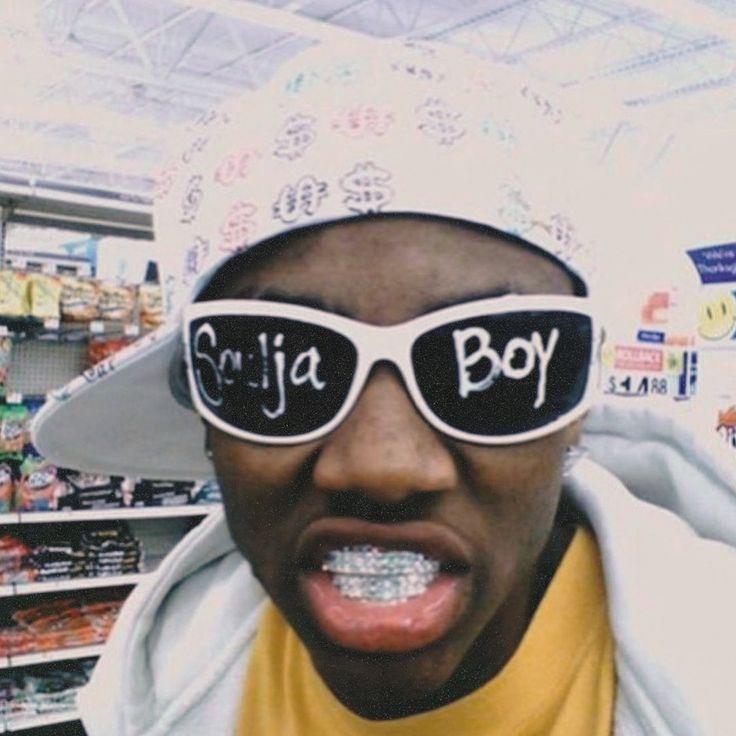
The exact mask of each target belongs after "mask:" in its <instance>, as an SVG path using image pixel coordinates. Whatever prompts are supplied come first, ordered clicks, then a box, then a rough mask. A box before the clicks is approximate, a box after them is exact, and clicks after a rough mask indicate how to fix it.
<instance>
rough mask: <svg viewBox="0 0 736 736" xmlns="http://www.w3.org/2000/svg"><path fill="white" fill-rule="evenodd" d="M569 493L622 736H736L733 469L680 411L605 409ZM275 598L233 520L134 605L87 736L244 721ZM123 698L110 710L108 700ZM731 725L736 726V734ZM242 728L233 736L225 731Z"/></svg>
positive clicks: (196, 543) (155, 579)
mask: <svg viewBox="0 0 736 736" xmlns="http://www.w3.org/2000/svg"><path fill="white" fill-rule="evenodd" d="M582 444H583V445H584V446H585V447H586V448H587V450H588V452H589V457H587V458H584V459H582V460H580V461H579V462H578V464H577V465H576V466H575V468H574V469H573V471H572V473H571V475H570V476H569V478H568V479H567V480H568V482H567V484H566V489H565V490H566V493H568V495H569V496H570V497H571V498H572V500H573V501H574V503H575V504H576V505H577V506H578V507H579V508H580V509H581V510H582V511H583V513H584V514H585V515H586V517H587V518H588V519H589V520H590V522H591V525H592V528H593V530H594V532H595V535H596V538H597V540H598V544H599V548H600V551H601V557H602V560H603V567H604V572H605V578H606V586H607V595H608V600H609V616H610V621H611V626H612V630H613V635H614V640H615V643H616V657H617V659H616V662H617V674H618V678H619V685H618V688H619V689H618V694H617V713H616V724H617V725H616V731H615V733H616V734H624V733H625V734H626V735H627V736H630V735H631V734H642V735H643V734H653V733H656V734H657V735H658V736H667V735H672V736H674V735H675V734H677V736H681V735H682V736H695V735H696V734H697V735H698V736H699V735H700V734H707V735H709V736H710V735H711V734H723V735H724V736H726V733H731V732H732V730H733V729H732V726H733V724H734V723H736V704H735V703H734V699H733V697H732V693H731V691H732V684H733V682H734V681H735V680H736V666H735V665H734V664H733V662H732V659H733V658H732V651H731V650H732V647H728V646H727V643H728V641H731V640H732V639H733V633H732V632H733V622H734V620H736V550H734V548H733V547H734V546H736V460H735V459H734V457H733V456H732V455H731V454H730V453H729V452H728V450H727V448H725V447H721V446H719V445H718V444H717V442H716V440H715V439H714V441H713V443H712V444H710V443H709V442H707V441H705V440H704V439H703V438H701V437H698V436H697V435H696V434H695V433H694V432H693V431H692V430H691V429H690V428H689V427H688V426H686V425H683V424H680V423H678V422H677V421H676V418H675V416H674V415H673V414H672V413H670V412H659V411H654V410H652V409H651V408H643V407H642V408H630V407H622V406H616V405H601V406H598V407H596V408H594V409H593V410H592V411H591V412H590V415H589V416H588V419H587V421H586V425H585V432H584V435H583V443H582ZM265 600H266V597H265V594H264V592H263V590H262V589H261V587H260V585H259V584H258V583H257V581H256V580H255V579H254V577H253V575H252V574H251V572H250V568H249V566H248V564H247V562H245V561H244V560H243V558H242V557H241V555H240V553H239V552H238V551H237V550H236V549H235V547H234V544H233V542H232V540H231V539H230V536H229V533H228V531H227V526H226V523H225V520H224V517H223V514H222V512H221V511H218V512H216V513H214V514H213V515H211V516H210V517H209V518H208V519H206V520H205V521H204V522H203V523H202V524H200V525H199V526H198V527H196V528H195V529H194V530H193V531H192V532H190V533H189V534H188V535H187V536H186V537H185V538H184V539H183V540H182V541H181V542H180V544H179V545H178V546H177V547H176V548H175V550H174V551H173V552H172V553H171V554H170V555H169V556H168V557H167V558H166V559H165V560H164V562H163V563H162V565H161V567H160V568H159V570H157V572H156V573H155V575H153V576H152V578H151V579H150V580H149V581H147V582H146V583H144V584H143V585H140V586H139V587H138V588H136V590H135V591H134V593H133V594H132V595H131V597H130V599H129V600H128V602H127V603H126V605H125V607H124V610H123V613H122V615H121V617H120V619H119V621H118V623H117V625H116V627H115V630H114V633H113V637H112V639H111V641H110V642H109V643H108V645H107V646H106V649H105V653H104V655H103V657H102V658H101V660H100V662H99V663H98V666H97V668H96V670H95V673H94V677H93V680H92V683H91V684H90V685H89V686H88V687H87V688H85V690H84V691H83V693H82V695H81V697H80V709H81V712H82V715H83V720H84V724H85V727H86V728H87V730H88V733H89V734H90V736H110V735H111V734H119V735H120V736H144V735H145V736H164V735H166V736H169V735H170V734H195V733H200V732H201V731H202V730H204V729H208V728H209V729H211V728H212V725H213V723H215V722H216V723H217V724H218V725H217V730H218V732H220V733H225V732H230V731H231V730H232V729H233V728H234V726H233V725H232V724H234V723H235V722H236V720H237V711H238V707H239V705H240V700H241V693H242V688H243V684H244V676H245V668H246V665H247V658H248V653H249V646H250V642H251V640H252V639H253V637H254V635H255V632H256V630H257V626H258V621H259V618H260V614H261V611H262V608H263V603H264V602H265ZM110 692H117V693H118V694H119V696H118V698H117V699H116V701H115V703H114V705H113V707H112V708H111V707H110V704H109V693H110ZM725 724H731V728H729V727H728V726H727V725H725ZM228 728H230V731H228V730H227V729H228Z"/></svg>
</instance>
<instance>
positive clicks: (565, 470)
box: [562, 445, 589, 478]
mask: <svg viewBox="0 0 736 736" xmlns="http://www.w3.org/2000/svg"><path fill="white" fill-rule="evenodd" d="M588 454H589V453H588V450H587V449H586V448H584V447H581V446H580V445H570V447H566V448H565V454H564V455H563V457H562V477H563V478H567V477H568V476H569V475H570V474H571V473H572V471H573V470H574V468H575V466H576V465H577V464H578V462H579V461H580V460H582V459H583V458H584V457H586V456H587V455H588Z"/></svg>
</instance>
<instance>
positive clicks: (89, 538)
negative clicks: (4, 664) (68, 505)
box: [0, 522, 143, 656]
mask: <svg viewBox="0 0 736 736" xmlns="http://www.w3.org/2000/svg"><path fill="white" fill-rule="evenodd" d="M43 532H45V534H44V533H43ZM54 532H55V533H54ZM142 564H143V548H142V544H141V542H140V540H138V539H136V538H135V536H133V534H132V533H131V531H130V528H129V527H128V525H127V524H126V523H125V522H112V523H109V522H107V523H102V524H100V523H99V522H97V524H96V525H95V526H94V527H88V526H87V527H81V528H77V527H75V526H74V525H65V526H64V527H62V528H61V530H59V531H56V530H55V529H51V530H42V533H40V534H39V533H38V532H35V531H34V532H33V533H28V532H25V531H21V532H14V533H13V534H4V535H2V536H0V585H9V584H12V583H29V582H42V581H48V580H66V579H70V578H83V577H92V578H97V577H103V576H110V575H115V576H117V575H125V574H131V573H138V572H140V571H141V570H142ZM0 656H2V655H0Z"/></svg>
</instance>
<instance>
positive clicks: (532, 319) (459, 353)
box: [183, 295, 594, 445]
mask: <svg viewBox="0 0 736 736" xmlns="http://www.w3.org/2000/svg"><path fill="white" fill-rule="evenodd" d="M183 333H184V334H183V338H184V344H185V360H186V366H187V376H188V381H189V388H190V392H191V395H192V399H193V402H194V406H195V408H196V410H197V412H198V413H199V414H200V415H201V416H202V417H203V418H204V419H205V420H206V421H207V422H209V423H210V424H212V425H213V426H215V427H217V428H218V429H220V430H222V431H223V432H226V433H228V434H230V435H232V436H234V437H238V438H240V439H243V440H248V441H252V442H259V443H267V444H271V445H292V444H298V443H302V442H310V441H313V440H316V439H318V438H320V437H323V436H324V435H326V434H328V433H329V432H331V431H332V430H334V429H335V428H336V427H337V426H338V425H339V424H340V422H342V421H343V419H345V417H346V416H347V415H348V413H349V412H350V410H351V409H352V407H353V406H354V405H355V402H356V401H357V399H358V397H359V395H360V392H361V390H362V388H363V386H364V385H365V382H366V380H367V378H368V376H369V374H370V371H371V369H372V367H373V366H374V365H376V363H378V362H388V363H390V364H392V365H394V366H395V367H396V368H397V369H398V370H399V372H400V374H401V376H402V378H403V381H404V384H405V386H406V389H407V391H408V392H409V395H410V396H411V398H412V400H413V402H414V404H415V406H416V408H417V410H418V411H419V412H420V414H421V415H422V416H423V417H424V419H425V420H426V421H427V422H428V423H429V424H430V425H431V426H432V427H434V428H435V429H437V430H439V431H440V432H443V433H444V434H446V435H448V436H450V437H453V438H455V439H458V440H462V441H465V442H473V443H478V444H483V445H507V444H512V443H517V442H525V441H528V440H533V439H535V438H537V437H542V436H544V435H546V434H550V433H552V432H554V431H555V430H557V429H560V428H561V427H563V426H565V425H566V424H568V423H570V422H571V421H573V420H574V419H576V418H578V417H580V416H582V414H584V413H585V411H586V410H587V409H588V408H589V406H590V403H591V395H592V391H593V376H592V373H593V371H591V370H590V365H591V361H592V357H593V336H594V324H593V317H592V314H591V312H590V307H589V302H588V300H587V299H585V298H583V297H573V296H557V295H510V296H503V297H497V298H489V299H479V300H476V301H470V302H465V303H462V304H459V305H456V306H451V307H447V308H443V309H438V310H437V311H433V312H429V313H427V314H424V315H421V316H419V317H416V318H415V319H411V320H409V321H407V322H402V323H401V324H396V325H390V326H379V325H373V324H367V323H365V322H360V321H358V320H355V319H350V318H348V317H343V316H340V315H337V314H334V313H332V312H327V311H323V310H320V309H313V308H311V307H305V306H300V305H295V304H289V303H283V302H275V301H262V300H255V299H223V300H216V301H208V302H198V303H194V304H190V305H189V306H187V307H186V308H185V310H184V323H183Z"/></svg>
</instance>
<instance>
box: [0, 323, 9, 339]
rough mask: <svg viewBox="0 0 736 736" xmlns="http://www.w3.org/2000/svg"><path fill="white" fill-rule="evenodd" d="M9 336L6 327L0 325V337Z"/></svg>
mask: <svg viewBox="0 0 736 736" xmlns="http://www.w3.org/2000/svg"><path fill="white" fill-rule="evenodd" d="M9 334H10V330H9V329H8V326H7V325H0V337H7V336H8V335H9Z"/></svg>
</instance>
